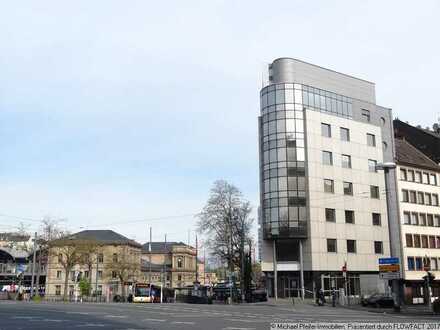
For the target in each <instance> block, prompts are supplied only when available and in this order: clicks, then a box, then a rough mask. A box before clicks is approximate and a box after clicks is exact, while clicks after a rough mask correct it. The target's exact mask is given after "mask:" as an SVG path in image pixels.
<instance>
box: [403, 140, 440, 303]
mask: <svg viewBox="0 0 440 330" xmlns="http://www.w3.org/2000/svg"><path fill="white" fill-rule="evenodd" d="M396 154H397V165H398V171H397V174H398V176H399V179H398V193H399V204H400V207H399V208H400V221H401V224H402V225H401V237H402V242H403V244H402V247H403V270H402V273H403V279H404V280H405V281H404V295H405V302H406V303H423V302H424V301H425V299H426V298H425V294H426V290H425V288H424V280H423V277H424V276H426V275H427V271H431V273H432V274H433V275H434V276H435V278H436V279H437V280H438V279H440V206H439V198H440V184H439V183H440V166H438V165H437V164H436V163H434V162H433V161H431V160H430V159H429V158H428V157H426V156H425V155H424V154H423V153H421V152H420V151H419V150H417V149H416V148H415V147H413V146H411V145H410V144H409V143H408V142H406V141H404V140H397V139H396ZM432 295H433V296H434V297H438V296H440V286H439V285H438V284H435V285H434V286H433V290H432Z"/></svg>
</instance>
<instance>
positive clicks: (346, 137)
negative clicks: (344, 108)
mask: <svg viewBox="0 0 440 330" xmlns="http://www.w3.org/2000/svg"><path fill="white" fill-rule="evenodd" d="M341 140H342V141H350V130H349V129H348V128H344V127H341Z"/></svg>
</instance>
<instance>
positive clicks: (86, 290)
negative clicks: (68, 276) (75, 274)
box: [78, 278, 92, 296]
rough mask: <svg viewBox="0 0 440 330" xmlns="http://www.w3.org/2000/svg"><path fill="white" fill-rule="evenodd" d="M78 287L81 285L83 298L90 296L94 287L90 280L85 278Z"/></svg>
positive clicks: (80, 289)
mask: <svg viewBox="0 0 440 330" xmlns="http://www.w3.org/2000/svg"><path fill="white" fill-rule="evenodd" d="M78 285H79V291H80V293H81V296H90V292H91V290H92V286H91V284H90V282H89V281H88V280H86V279H85V278H83V279H81V280H80V281H79V284H78Z"/></svg>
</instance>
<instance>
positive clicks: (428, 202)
mask: <svg viewBox="0 0 440 330" xmlns="http://www.w3.org/2000/svg"><path fill="white" fill-rule="evenodd" d="M425 205H432V201H431V194H429V193H425Z"/></svg>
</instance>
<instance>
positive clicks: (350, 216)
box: [325, 208, 382, 226]
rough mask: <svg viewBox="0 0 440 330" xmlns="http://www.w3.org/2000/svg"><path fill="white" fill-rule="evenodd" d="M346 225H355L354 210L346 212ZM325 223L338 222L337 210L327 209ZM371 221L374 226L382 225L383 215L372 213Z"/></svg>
mask: <svg viewBox="0 0 440 330" xmlns="http://www.w3.org/2000/svg"><path fill="white" fill-rule="evenodd" d="M344 215H345V223H350V224H354V223H355V212H354V211H353V210H345V211H344ZM325 221H327V222H336V210H335V209H331V208H326V209H325ZM371 221H372V224H373V226H380V225H381V222H382V221H381V215H380V213H371Z"/></svg>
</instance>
